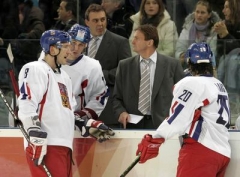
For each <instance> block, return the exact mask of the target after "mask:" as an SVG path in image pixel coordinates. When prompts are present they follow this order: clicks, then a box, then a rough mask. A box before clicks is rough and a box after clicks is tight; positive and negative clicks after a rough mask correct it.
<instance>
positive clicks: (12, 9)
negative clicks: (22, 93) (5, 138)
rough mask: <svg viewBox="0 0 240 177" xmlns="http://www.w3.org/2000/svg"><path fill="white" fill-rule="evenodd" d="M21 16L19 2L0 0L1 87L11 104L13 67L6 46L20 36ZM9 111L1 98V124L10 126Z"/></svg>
mask: <svg viewBox="0 0 240 177" xmlns="http://www.w3.org/2000/svg"><path fill="white" fill-rule="evenodd" d="M18 30H19V17H18V4H17V1H15V0H1V1H0V88H1V90H2V91H3V94H4V96H5V97H6V100H7V101H8V103H9V104H11V102H12V97H13V91H12V87H11V80H10V77H9V74H8V71H9V70H10V69H11V68H12V65H11V64H10V61H9V59H8V56H7V52H6V48H7V46H8V44H9V42H10V41H11V40H13V39H15V38H17V36H18ZM8 115H9V111H8V109H7V107H6V105H5V103H4V101H3V100H2V99H1V98H0V126H5V127H8V126H9V121H8Z"/></svg>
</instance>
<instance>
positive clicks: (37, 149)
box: [26, 129, 47, 166]
mask: <svg viewBox="0 0 240 177" xmlns="http://www.w3.org/2000/svg"><path fill="white" fill-rule="evenodd" d="M28 134H29V139H30V142H29V144H28V147H27V148H26V153H27V154H28V156H29V157H30V158H31V159H32V160H33V161H34V164H35V165H36V166H38V165H41V163H42V161H43V158H44V156H45V155H46V153H47V133H46V132H44V131H42V130H40V129H31V130H30V131H29V132H28Z"/></svg>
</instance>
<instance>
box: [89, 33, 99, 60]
mask: <svg viewBox="0 0 240 177" xmlns="http://www.w3.org/2000/svg"><path fill="white" fill-rule="evenodd" d="M97 41H98V38H97V37H94V38H93V39H92V45H91V46H90V48H89V51H88V56H89V57H90V58H95V55H96V53H97Z"/></svg>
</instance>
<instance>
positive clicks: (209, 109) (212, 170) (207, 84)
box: [136, 43, 231, 177]
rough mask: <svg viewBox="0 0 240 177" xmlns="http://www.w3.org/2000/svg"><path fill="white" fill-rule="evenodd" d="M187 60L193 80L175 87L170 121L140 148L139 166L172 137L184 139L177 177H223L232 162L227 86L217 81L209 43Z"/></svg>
mask: <svg viewBox="0 0 240 177" xmlns="http://www.w3.org/2000/svg"><path fill="white" fill-rule="evenodd" d="M186 58H187V59H188V65H189V69H190V72H191V75H192V76H188V77H185V78H183V79H182V80H180V81H179V82H178V83H177V84H176V85H175V87H174V90H173V95H174V97H173V100H172V104H171V108H170V111H169V117H167V118H166V120H164V121H163V122H162V124H161V125H160V126H159V127H158V128H157V130H156V132H155V133H154V135H150V134H147V135H145V136H144V137H143V139H142V141H141V142H140V143H139V145H138V149H137V152H136V154H137V155H140V154H141V156H140V161H139V162H140V163H144V162H146V161H147V160H148V159H151V158H154V157H156V156H157V155H158V151H159V147H160V145H161V144H162V143H163V142H164V140H167V139H169V138H170V137H172V136H173V135H179V136H181V137H182V138H183V139H182V140H183V143H182V147H181V149H180V151H179V158H178V167H177V175H176V176H177V177H186V176H194V177H202V176H208V177H223V176H224V174H225V171H226V168H227V166H228V164H229V161H230V156H231V148H230V145H229V142H228V140H229V133H228V128H229V120H230V112H229V111H230V110H229V100H228V93H227V91H226V89H225V87H224V85H223V84H222V83H221V82H220V81H219V80H217V79H216V78H214V77H213V76H212V75H213V67H212V64H211V62H212V61H211V58H212V52H211V49H210V47H209V46H208V44H206V43H193V44H192V45H191V46H190V47H189V48H188V50H187V53H186Z"/></svg>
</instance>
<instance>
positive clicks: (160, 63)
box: [113, 53, 184, 128]
mask: <svg viewBox="0 0 240 177" xmlns="http://www.w3.org/2000/svg"><path fill="white" fill-rule="evenodd" d="M139 61H140V56H139V55H137V56H134V57H131V58H128V59H126V60H123V61H121V62H120V63H119V66H118V69H117V73H116V84H115V88H114V93H113V107H114V113H115V116H116V118H118V117H119V115H120V114H121V113H122V112H124V111H126V112H127V113H129V114H136V115H142V113H141V112H140V111H139V110H138V97H139V87H140V80H141V73H140V62H139ZM183 77H184V74H183V69H182V67H181V64H180V62H179V61H178V60H176V59H174V58H171V57H167V56H164V55H161V54H159V53H158V54H157V62H156V70H155V76H154V81H153V90H152V96H151V115H152V121H153V125H154V127H155V128H157V127H158V126H159V125H160V123H161V122H162V121H163V120H164V119H165V118H166V117H167V116H168V115H169V109H170V106H171V101H172V98H173V94H172V89H173V86H174V84H176V83H177V82H178V81H179V80H181V79H182V78H183Z"/></svg>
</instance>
